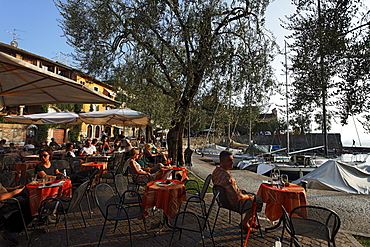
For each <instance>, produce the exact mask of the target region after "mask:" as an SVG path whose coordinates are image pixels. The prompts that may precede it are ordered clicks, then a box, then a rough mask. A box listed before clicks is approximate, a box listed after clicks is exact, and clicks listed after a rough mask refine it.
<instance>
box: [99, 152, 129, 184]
mask: <svg viewBox="0 0 370 247" xmlns="http://www.w3.org/2000/svg"><path fill="white" fill-rule="evenodd" d="M124 157H125V155H124V154H116V155H115V156H114V159H113V161H112V162H111V164H108V167H107V168H108V169H107V170H106V172H105V173H103V174H102V175H101V176H100V179H105V182H107V181H108V179H114V176H115V175H116V174H120V173H123V168H124V165H125V161H124Z"/></svg>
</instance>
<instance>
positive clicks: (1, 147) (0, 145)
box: [0, 139, 6, 150]
mask: <svg viewBox="0 0 370 247" xmlns="http://www.w3.org/2000/svg"><path fill="white" fill-rule="evenodd" d="M5 143H6V140H5V139H2V140H1V141H0V150H4V149H6V148H5V147H4V146H5Z"/></svg>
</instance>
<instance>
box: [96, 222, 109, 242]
mask: <svg viewBox="0 0 370 247" xmlns="http://www.w3.org/2000/svg"><path fill="white" fill-rule="evenodd" d="M105 224H107V219H104V224H103V229H102V230H101V233H100V238H99V243H98V247H99V246H100V241H101V238H102V237H103V233H104V228H105Z"/></svg>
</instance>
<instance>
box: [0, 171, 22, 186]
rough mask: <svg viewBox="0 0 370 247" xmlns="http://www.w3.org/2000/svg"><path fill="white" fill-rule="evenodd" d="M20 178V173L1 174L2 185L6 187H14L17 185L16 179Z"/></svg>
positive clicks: (0, 181)
mask: <svg viewBox="0 0 370 247" xmlns="http://www.w3.org/2000/svg"><path fill="white" fill-rule="evenodd" d="M17 176H18V172H16V171H11V172H7V173H3V174H0V183H1V184H2V185H3V186H4V187H13V186H14V185H15V184H16V181H15V180H16V178H17Z"/></svg>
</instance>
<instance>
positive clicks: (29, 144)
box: [23, 140, 35, 151]
mask: <svg viewBox="0 0 370 247" xmlns="http://www.w3.org/2000/svg"><path fill="white" fill-rule="evenodd" d="M23 148H24V150H26V151H28V149H33V148H35V146H34V145H33V144H32V141H31V140H28V141H27V144H26V145H24V147H23Z"/></svg>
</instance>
